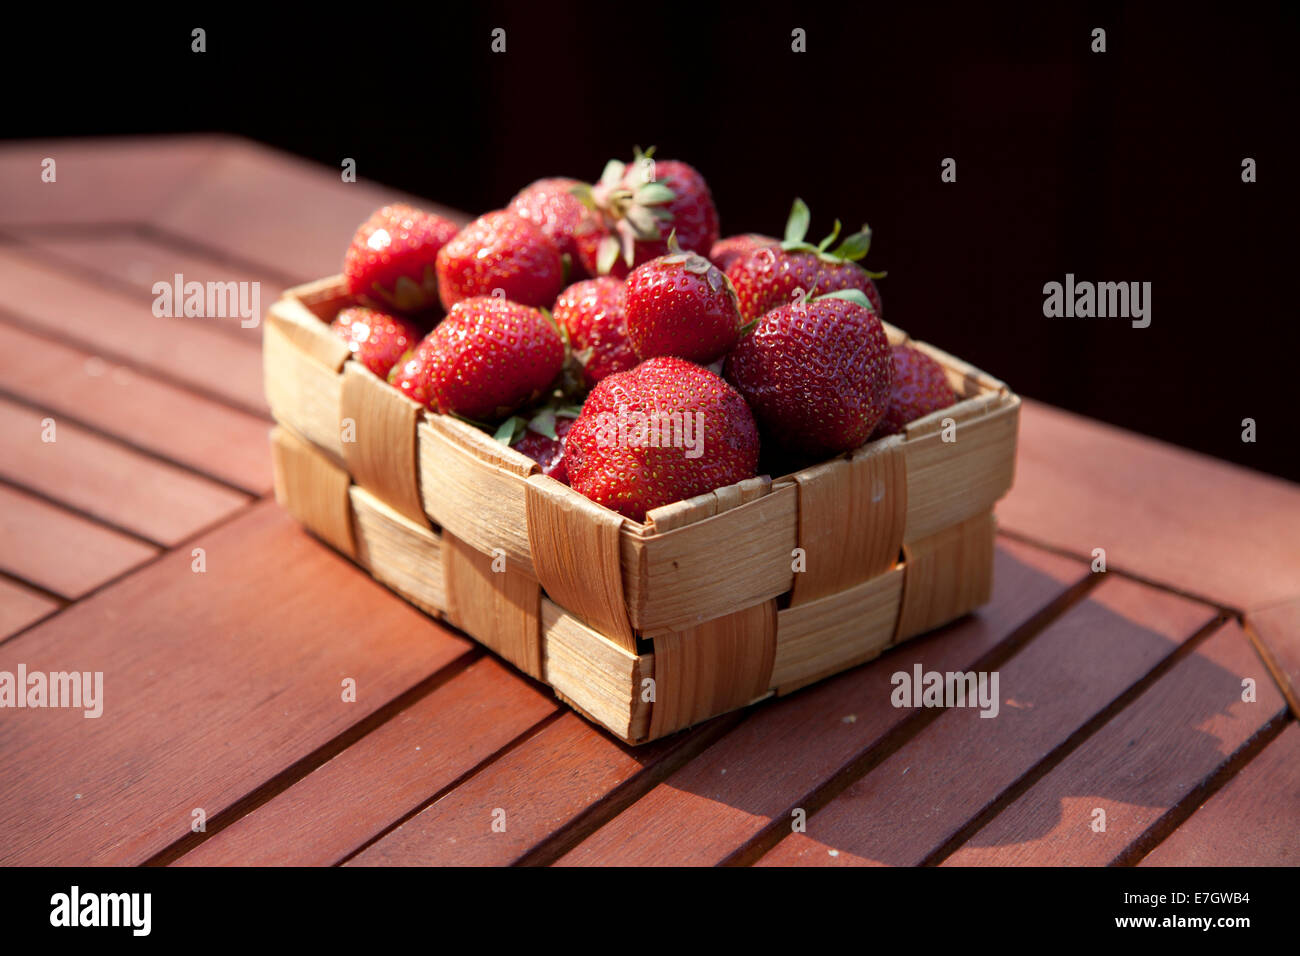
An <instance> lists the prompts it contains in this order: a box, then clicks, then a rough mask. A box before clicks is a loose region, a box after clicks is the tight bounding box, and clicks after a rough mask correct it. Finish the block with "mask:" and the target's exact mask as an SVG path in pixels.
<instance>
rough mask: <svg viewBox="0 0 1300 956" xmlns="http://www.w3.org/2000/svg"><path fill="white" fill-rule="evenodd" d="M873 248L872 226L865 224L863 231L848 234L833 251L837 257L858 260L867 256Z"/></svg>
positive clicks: (833, 254) (849, 260) (851, 260)
mask: <svg viewBox="0 0 1300 956" xmlns="http://www.w3.org/2000/svg"><path fill="white" fill-rule="evenodd" d="M870 248H871V227H870V226H868V225H866V224H864V225H863V226H862V229H861V231H859V232H855V233H853V235H851V236H847V237H846V238H845V239H844V241H843V242H841V243H840V244H839V245H838V246H836V247H835V250H834V251H833V252H832V253H831V255H832V256H834V257H835V258H836V259H843V260H846V261H848V262H857V261H858V260H859V259H862V258H864V257H865V256H866V254H867V251H868V250H869V249H870Z"/></svg>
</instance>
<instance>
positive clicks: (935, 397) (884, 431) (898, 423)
mask: <svg viewBox="0 0 1300 956" xmlns="http://www.w3.org/2000/svg"><path fill="white" fill-rule="evenodd" d="M889 353H890V362H891V364H892V365H893V369H894V380H893V385H892V386H891V387H890V390H889V407H888V409H886V411H885V416H884V418H882V419H881V420H880V424H879V425H877V426H876V435H877V436H883V435H896V434H898V433H899V432H901V431H903V429H904V427H905V426H906V425H907V423H908V422H911V421H915V420H916V419H918V418H921V417H922V416H924V415H929V414H930V413H931V412H937V411H938V410H939V409H941V408H947V407H948V406H949V405H953V404H955V403H956V401H957V393H956V392H954V391H953V388H952V385H951V384H950V383H949V382H948V373H947V372H945V371H944V370H943V366H942V365H940V364H939V363H938V362H936V361H935V360H934V359H932V358H931V357H930V356H928V355H926V354H925V353H924V352H922V351H920V350H919V349H915V348H912V347H911V346H910V345H895V346H893V347H892V348H891V349H890V350H889Z"/></svg>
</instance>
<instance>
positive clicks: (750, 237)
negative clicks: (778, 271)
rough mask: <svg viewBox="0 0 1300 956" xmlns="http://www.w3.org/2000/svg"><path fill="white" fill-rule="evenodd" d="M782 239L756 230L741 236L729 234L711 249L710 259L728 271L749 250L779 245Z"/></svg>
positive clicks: (724, 270)
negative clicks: (760, 233)
mask: <svg viewBox="0 0 1300 956" xmlns="http://www.w3.org/2000/svg"><path fill="white" fill-rule="evenodd" d="M780 244H781V240H780V239H773V238H772V237H771V236H762V235H759V234H758V233H756V232H746V233H742V234H741V235H739V236H728V237H727V238H726V239H719V240H718V241H717V242H715V243H714V244H713V248H712V249H710V250H709V260H710V261H711V262H712V263H713V264H714V265H715V266H717V267H718V268H719V269H721V270H722V271H723V272H726V271H727V269H728V268H729V267H730V266H731V264H732V263H733V262H735V261H736V260H737V259H739V258H740V257H741V256H743V255H745V254H746V253H748V252H753V251H754V250H755V249H767V248H769V247H771V246H779V245H780Z"/></svg>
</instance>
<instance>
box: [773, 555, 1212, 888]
mask: <svg viewBox="0 0 1300 956" xmlns="http://www.w3.org/2000/svg"><path fill="white" fill-rule="evenodd" d="M1216 613H1217V612H1216V611H1214V610H1213V609H1211V608H1209V607H1207V606H1206V605H1202V604H1196V603H1193V602H1191V601H1188V600H1185V599H1183V598H1180V597H1177V596H1175V595H1173V594H1169V593H1168V592H1165V591H1158V590H1156V589H1155V588H1150V587H1147V586H1145V585H1141V584H1136V583H1134V582H1132V581H1127V580H1125V579H1123V578H1116V577H1111V578H1109V579H1107V580H1106V581H1104V582H1103V583H1102V585H1101V586H1100V587H1098V588H1097V589H1095V590H1093V591H1092V592H1091V593H1090V594H1089V595H1088V597H1087V598H1086V599H1085V600H1084V601H1081V602H1080V603H1078V604H1076V605H1075V606H1074V607H1072V608H1071V609H1070V610H1069V611H1068V612H1067V613H1066V614H1064V615H1063V616H1062V617H1061V618H1059V619H1058V620H1057V621H1056V622H1055V623H1053V624H1052V625H1051V626H1050V627H1048V628H1047V629H1046V630H1044V631H1043V632H1042V633H1041V634H1039V635H1038V636H1037V637H1036V638H1034V640H1033V641H1032V642H1031V643H1030V644H1029V645H1028V646H1027V647H1025V648H1024V649H1023V650H1021V651H1020V652H1019V653H1018V654H1016V656H1015V657H1013V658H1011V660H1009V661H1008V662H1007V663H1005V664H1003V665H1002V666H1001V667H999V668H998V669H997V674H998V684H999V688H998V689H999V696H1000V698H1001V703H1000V706H999V710H998V712H997V714H996V715H995V716H993V717H984V716H982V715H981V712H980V711H979V710H978V709H970V708H954V709H951V710H948V711H946V712H945V713H944V714H943V715H942V716H941V717H939V719H938V720H936V721H935V722H934V723H933V724H931V725H930V726H929V727H926V728H925V729H924V730H923V731H922V732H921V733H920V734H919V735H917V736H916V737H914V738H913V739H912V740H910V741H908V743H907V744H906V745H905V746H903V747H902V748H900V749H899V750H898V751H896V752H895V753H894V754H892V755H891V756H890V757H889V758H888V759H887V760H885V761H884V762H883V763H882V764H880V766H878V767H875V768H873V769H872V771H871V772H870V773H868V774H867V775H866V776H865V777H863V778H862V779H860V780H858V781H857V782H856V783H854V784H853V785H852V786H851V787H849V788H848V789H847V790H845V791H844V792H843V793H841V794H839V795H838V796H837V797H836V798H835V799H834V800H832V801H831V802H830V803H829V804H827V805H826V806H825V807H824V808H822V809H821V810H820V811H818V812H817V814H816V815H815V816H813V817H812V818H811V819H809V820H808V824H807V837H808V838H807V839H803V840H794V839H788V840H785V841H783V842H782V844H781V845H779V846H778V847H776V848H775V849H774V850H773V851H772V852H770V853H768V854H767V855H766V856H764V857H763V860H762V863H763V864H765V865H769V866H772V865H780V866H784V865H796V864H797V865H803V866H806V865H825V866H830V865H839V866H844V865H855V864H856V865H863V864H875V865H882V864H883V865H892V866H915V865H917V864H919V863H921V862H923V861H924V860H925V859H926V858H927V857H928V856H929V855H930V854H932V853H934V852H935V851H937V850H939V849H940V848H941V847H943V845H944V844H945V843H946V842H948V841H949V840H951V839H952V838H953V837H954V836H955V835H956V834H957V833H958V832H959V831H960V830H961V828H962V827H963V826H964V825H966V824H967V823H968V822H969V821H971V820H972V819H974V818H975V817H976V816H977V815H978V814H980V813H981V812H982V811H984V810H985V808H987V807H988V806H989V805H990V804H991V803H992V802H993V801H994V800H995V799H996V798H997V797H998V796H999V794H1001V793H1002V792H1003V791H1004V790H1006V788H1007V787H1009V786H1011V784H1013V783H1014V782H1015V781H1016V780H1018V779H1019V778H1021V777H1022V776H1024V774H1025V773H1026V772H1028V771H1029V770H1030V769H1031V768H1032V767H1033V766H1034V765H1035V764H1037V763H1038V762H1039V761H1041V760H1042V759H1044V758H1045V757H1047V756H1048V755H1049V754H1050V753H1051V752H1052V751H1053V750H1055V749H1056V748H1057V747H1059V746H1060V745H1061V744H1063V743H1064V742H1065V741H1066V740H1068V739H1069V737H1070V736H1071V735H1072V734H1073V733H1075V732H1076V731H1078V730H1079V729H1080V728H1081V727H1082V726H1083V725H1084V724H1085V723H1086V722H1087V721H1089V720H1090V719H1091V718H1093V717H1094V716H1095V715H1096V714H1097V713H1098V712H1099V711H1100V710H1102V709H1103V708H1104V707H1105V706H1106V705H1107V704H1108V703H1110V702H1111V701H1113V700H1114V699H1115V698H1116V697H1118V696H1119V695H1120V694H1122V693H1123V692H1124V691H1125V690H1127V689H1128V688H1129V687H1131V686H1132V685H1133V684H1134V683H1135V682H1136V681H1137V680H1139V679H1140V678H1141V677H1142V676H1143V675H1144V674H1146V673H1147V672H1149V671H1150V670H1151V668H1152V667H1154V666H1155V665H1156V664H1157V663H1159V662H1160V661H1161V660H1163V659H1164V658H1166V657H1167V656H1168V655H1169V654H1171V653H1172V652H1173V651H1174V650H1175V649H1176V648H1177V647H1178V646H1179V645H1180V644H1182V642H1183V641H1184V640H1186V639H1187V638H1189V637H1191V636H1192V635H1193V634H1194V633H1196V632H1197V631H1198V630H1200V629H1201V628H1203V627H1204V626H1205V625H1207V624H1209V623H1210V622H1211V621H1212V620H1213V619H1214V617H1215V614H1216ZM956 754H960V755H961V761H960V767H959V769H958V770H957V771H956V772H954V762H953V758H954V755H956ZM792 836H794V835H793V834H792ZM831 849H834V850H838V851H839V852H838V853H837V854H836V855H835V856H831V855H830V854H829V853H828V850H831Z"/></svg>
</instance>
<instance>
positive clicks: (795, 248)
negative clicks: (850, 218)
mask: <svg viewBox="0 0 1300 956" xmlns="http://www.w3.org/2000/svg"><path fill="white" fill-rule="evenodd" d="M811 219H812V214H811V212H810V211H809V209H808V204H807V203H805V202H804V201H803V200H802V199H797V198H796V199H795V201H794V204H793V205H792V206H791V207H790V218H789V219H788V220H786V224H785V236H784V238H783V239H782V240H781V249H782V251H784V252H811V253H813V254H814V255H816V256H817V258H818V259H820V260H821V261H822V262H829V263H831V264H832V265H842V264H843V263H846V262H854V263H856V262H859V261H860V260H862V259H865V258H866V256H867V252H868V251H869V250H870V249H871V227H870V226H868V225H867V224H866V223H863V224H862V228H861V229H859V230H858V231H857V232H855V233H851V234H850V235H848V236H845V237H844V239H843V240H841V241H840V244H839V245H837V246H835V248H833V249H832V248H831V246H832V245H833V244H834V243H835V240H836V239H839V236H840V229H841V226H840V221H839V220H838V219H836V220H835V227H834V228H833V229H832V230H831V233H830V235H828V236H827V237H826V238H824V239H823V240H822V241H821V242H820V243H818V244H817V245H815V246H814V245H813V244H812V243H811V242H808V241H807V238H806V237H807V235H808V226H809V223H810V222H811ZM863 271H864V272H866V273H867V275H869V276H870V277H871V278H873V279H883V278H884V277H885V276H886V275H887V273H884V272H872V271H870V270H869V269H863Z"/></svg>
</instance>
